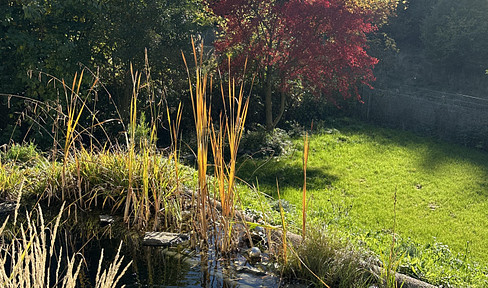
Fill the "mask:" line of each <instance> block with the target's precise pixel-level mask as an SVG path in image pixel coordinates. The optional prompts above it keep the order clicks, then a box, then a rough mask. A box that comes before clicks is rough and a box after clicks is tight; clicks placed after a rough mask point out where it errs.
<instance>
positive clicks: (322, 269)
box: [283, 229, 376, 288]
mask: <svg viewBox="0 0 488 288" xmlns="http://www.w3.org/2000/svg"><path fill="white" fill-rule="evenodd" d="M367 261H368V260H366V256H365V255H364V254H361V253H360V252H358V251H357V250H355V248H354V247H352V246H351V245H349V244H347V243H345V242H344V240H342V239H340V238H339V237H337V236H335V235H333V234H331V233H330V231H324V230H323V229H322V230H321V229H317V230H314V231H308V233H307V238H306V239H305V240H304V242H303V243H302V244H301V245H300V246H299V247H298V248H297V249H296V250H293V253H292V254H291V255H290V257H289V258H288V262H287V263H286V265H285V266H284V271H283V275H284V277H285V278H288V279H289V280H299V281H304V282H308V283H310V284H312V285H314V286H315V287H328V286H330V287H339V288H341V287H344V288H350V287H358V288H359V287H370V286H371V285H372V284H374V283H375V281H376V279H375V277H374V276H373V275H372V274H371V273H370V272H369V270H368V269H367V268H365V265H364V264H363V263H364V262H367Z"/></svg>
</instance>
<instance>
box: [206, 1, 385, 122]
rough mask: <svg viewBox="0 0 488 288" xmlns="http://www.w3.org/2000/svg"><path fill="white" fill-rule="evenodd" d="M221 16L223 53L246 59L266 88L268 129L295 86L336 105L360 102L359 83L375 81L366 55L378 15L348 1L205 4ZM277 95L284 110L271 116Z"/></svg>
mask: <svg viewBox="0 0 488 288" xmlns="http://www.w3.org/2000/svg"><path fill="white" fill-rule="evenodd" d="M206 2H207V4H208V7H209V8H210V9H211V10H212V11H213V13H215V15H217V16H220V17H221V18H222V19H223V21H222V23H221V25H220V27H219V28H220V30H221V34H220V37H219V38H218V40H217V41H216V42H215V48H216V51H217V52H220V53H231V55H232V57H233V61H234V63H237V65H239V63H240V64H242V63H244V61H245V59H246V58H247V59H248V61H249V63H250V64H251V65H253V67H254V69H255V70H256V71H257V72H259V74H258V75H260V81H262V82H261V83H262V84H263V86H264V91H265V92H264V94H265V95H264V96H265V111H266V128H267V129H272V128H274V127H275V126H276V124H277V123H278V121H279V120H280V118H281V116H282V115H283V111H284V110H285V103H286V99H287V97H289V96H290V95H289V94H290V93H289V91H290V88H292V87H293V86H294V85H298V86H299V87H307V89H310V90H312V91H313V92H314V93H315V94H316V95H317V96H321V97H326V98H327V99H328V100H332V101H333V100H334V99H333V97H334V96H333V95H336V94H337V93H336V92H339V93H340V94H342V95H343V97H344V98H348V97H351V96H356V97H358V98H359V97H360V96H359V94H358V91H357V87H358V84H360V83H362V84H366V85H370V83H371V82H372V81H374V79H375V78H374V76H373V72H372V68H373V67H374V65H375V64H376V63H377V62H378V60H377V59H376V58H374V57H371V56H369V55H368V54H367V53H366V50H365V49H366V47H367V44H366V40H367V39H366V35H367V34H368V33H370V32H372V31H374V30H375V25H374V24H373V23H375V20H376V18H375V17H377V13H376V12H375V11H374V10H368V9H364V7H361V6H359V5H351V3H353V1H347V0H207V1H206ZM273 91H275V92H279V93H280V95H281V96H280V99H281V100H280V105H279V106H280V108H279V110H277V111H278V112H277V113H274V114H275V115H274V114H273V103H272V99H273V96H272V95H273Z"/></svg>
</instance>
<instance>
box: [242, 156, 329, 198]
mask: <svg viewBox="0 0 488 288" xmlns="http://www.w3.org/2000/svg"><path fill="white" fill-rule="evenodd" d="M327 170H328V169H327V168H320V169H319V168H313V167H308V168H307V189H310V190H314V189H323V188H325V187H327V186H329V185H331V183H333V182H334V181H337V180H338V177H337V176H336V175H333V174H330V173H327ZM237 176H238V177H239V178H240V179H242V180H243V181H245V182H247V183H249V184H254V185H256V186H257V184H259V188H260V189H262V190H263V191H267V192H270V191H273V192H271V195H272V196H276V181H278V185H279V187H280V189H285V188H294V189H297V190H300V189H302V187H303V167H302V165H300V164H289V163H284V162H280V161H277V159H268V160H261V159H260V160H248V161H246V162H245V163H244V164H243V165H242V166H241V167H240V169H239V170H238V172H237Z"/></svg>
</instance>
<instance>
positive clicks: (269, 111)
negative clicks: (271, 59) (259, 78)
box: [264, 70, 286, 131]
mask: <svg viewBox="0 0 488 288" xmlns="http://www.w3.org/2000/svg"><path fill="white" fill-rule="evenodd" d="M271 78H272V77H271V73H270V70H268V73H266V81H265V85H266V87H265V102H264V104H265V111H266V130H267V131H271V130H273V129H274V128H275V127H276V125H277V124H278V122H279V121H280V119H281V117H282V116H283V113H284V112H285V104H286V101H285V100H286V94H285V92H283V91H281V99H280V110H279V111H278V115H276V118H275V119H273V93H272V92H273V91H272V86H273V85H272V81H271Z"/></svg>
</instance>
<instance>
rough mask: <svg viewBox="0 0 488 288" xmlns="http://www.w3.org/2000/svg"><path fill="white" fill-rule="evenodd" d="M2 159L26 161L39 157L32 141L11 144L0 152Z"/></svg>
mask: <svg viewBox="0 0 488 288" xmlns="http://www.w3.org/2000/svg"><path fill="white" fill-rule="evenodd" d="M1 157H2V160H7V161H15V162H19V163H27V162H30V161H33V160H37V159H39V158H40V153H39V151H38V150H37V146H36V145H35V144H34V143H29V144H27V145H20V144H13V145H12V146H10V148H8V149H7V150H6V151H5V152H2V153H1Z"/></svg>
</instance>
